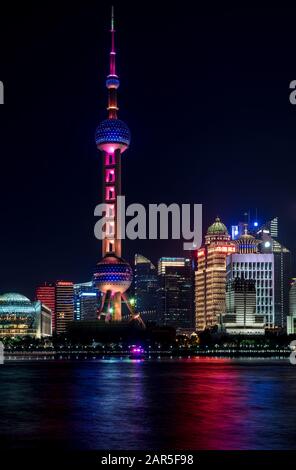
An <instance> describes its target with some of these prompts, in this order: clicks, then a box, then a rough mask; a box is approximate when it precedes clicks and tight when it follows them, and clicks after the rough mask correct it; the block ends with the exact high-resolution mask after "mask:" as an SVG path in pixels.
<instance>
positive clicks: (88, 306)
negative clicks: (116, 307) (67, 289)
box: [74, 282, 101, 321]
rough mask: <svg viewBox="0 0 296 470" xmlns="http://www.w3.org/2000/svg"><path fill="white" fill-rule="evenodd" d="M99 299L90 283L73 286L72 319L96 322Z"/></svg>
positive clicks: (96, 290)
mask: <svg viewBox="0 0 296 470" xmlns="http://www.w3.org/2000/svg"><path fill="white" fill-rule="evenodd" d="M100 298H101V295H100V293H99V291H98V289H97V288H96V287H94V285H93V283H92V282H84V283H81V284H74V319H75V320H78V321H79V320H96V319H97V312H98V308H99V303H100Z"/></svg>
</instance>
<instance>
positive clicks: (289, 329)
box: [287, 279, 296, 335]
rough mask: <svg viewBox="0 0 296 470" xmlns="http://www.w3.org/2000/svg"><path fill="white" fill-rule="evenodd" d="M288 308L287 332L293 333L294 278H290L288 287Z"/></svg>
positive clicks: (295, 316)
mask: <svg viewBox="0 0 296 470" xmlns="http://www.w3.org/2000/svg"><path fill="white" fill-rule="evenodd" d="M289 298H290V308H289V315H288V316H287V333H288V335H295V333H296V279H293V280H292V283H291V287H290V295H289Z"/></svg>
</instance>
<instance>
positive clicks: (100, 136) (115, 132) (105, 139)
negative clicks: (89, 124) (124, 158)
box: [96, 119, 131, 150]
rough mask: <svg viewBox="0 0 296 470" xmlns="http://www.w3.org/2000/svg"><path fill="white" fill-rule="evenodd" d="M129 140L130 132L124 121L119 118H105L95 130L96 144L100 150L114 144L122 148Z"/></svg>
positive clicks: (124, 147)
mask: <svg viewBox="0 0 296 470" xmlns="http://www.w3.org/2000/svg"><path fill="white" fill-rule="evenodd" d="M130 141H131V133H130V130H129V128H128V127H127V125H126V124H125V122H123V121H121V120H120V119H105V120H104V121H102V122H100V124H99V125H98V127H97V130H96V145H97V147H99V148H100V149H102V150H105V148H106V147H108V146H111V145H112V144H114V146H115V147H116V148H118V146H119V147H120V148H121V149H122V150H124V149H126V148H127V147H128V146H129V144H130Z"/></svg>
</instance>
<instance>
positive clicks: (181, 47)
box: [0, 2, 296, 297]
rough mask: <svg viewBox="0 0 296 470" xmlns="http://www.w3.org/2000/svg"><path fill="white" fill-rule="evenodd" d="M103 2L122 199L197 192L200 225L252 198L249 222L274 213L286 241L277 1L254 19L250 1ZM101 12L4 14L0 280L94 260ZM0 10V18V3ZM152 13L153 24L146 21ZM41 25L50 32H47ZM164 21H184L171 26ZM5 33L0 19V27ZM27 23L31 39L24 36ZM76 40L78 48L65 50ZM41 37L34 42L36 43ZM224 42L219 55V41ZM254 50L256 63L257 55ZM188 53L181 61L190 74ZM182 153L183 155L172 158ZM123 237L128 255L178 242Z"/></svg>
mask: <svg viewBox="0 0 296 470" xmlns="http://www.w3.org/2000/svg"><path fill="white" fill-rule="evenodd" d="M110 5H111V4H110ZM115 8H116V12H117V15H118V18H119V21H118V27H117V34H118V35H119V38H120V41H119V42H120V48H119V51H118V64H119V70H120V71H121V70H123V69H124V70H125V74H124V76H123V86H124V94H123V95H122V96H120V107H121V109H122V111H123V117H124V119H126V120H127V121H128V122H129V124H130V127H131V128H132V129H133V135H134V136H135V138H134V139H133V143H132V146H131V148H130V150H129V155H128V159H129V161H128V170H127V169H124V170H123V171H124V175H123V176H124V181H125V183H124V187H123V193H126V194H127V195H128V200H129V201H130V202H136V201H139V202H142V203H144V204H145V203H149V202H167V203H171V202H191V203H202V204H203V205H204V221H203V222H204V231H205V228H206V227H207V226H208V225H209V224H210V222H211V220H212V219H213V218H214V217H215V216H216V215H219V216H220V217H221V219H222V220H224V222H226V223H227V226H230V225H231V224H232V223H235V222H236V220H233V217H235V219H237V220H238V219H241V218H242V215H243V212H245V211H246V210H248V209H249V208H251V209H252V208H253V211H255V209H256V208H257V209H258V218H259V220H260V221H265V220H266V219H271V218H272V217H274V216H276V215H278V216H279V219H280V226H281V232H282V233H281V234H280V240H281V241H282V242H283V243H284V245H287V246H288V247H289V248H290V249H291V251H292V252H295V248H296V247H295V241H294V240H295V239H296V236H295V235H296V233H295V228H294V223H293V222H294V221H295V219H294V217H295V216H294V207H295V203H296V202H295V198H294V195H293V184H294V183H293V178H292V176H293V175H292V172H288V171H287V168H288V165H289V162H290V158H291V157H292V155H293V153H294V149H295V148H296V142H295V137H294V127H293V126H294V121H295V117H294V113H295V108H293V106H292V105H291V104H290V103H289V99H288V97H289V87H288V85H289V82H290V81H291V80H292V79H293V78H294V76H293V73H294V70H293V69H292V66H291V65H290V57H291V54H290V52H289V51H291V49H289V48H290V47H292V46H291V45H290V42H289V41H287V40H285V39H287V38H288V37H289V34H290V33H289V28H285V31H284V25H285V27H286V21H289V18H288V17H287V15H286V14H285V12H283V11H282V10H280V12H279V14H277V15H276V14H275V12H274V11H273V10H269V11H268V12H267V13H266V14H267V17H265V20H266V18H267V20H266V21H265V22H264V23H263V25H262V23H261V21H260V19H261V18H262V16H263V14H264V13H265V11H263V10H258V11H257V13H258V15H257V16H256V17H252V15H251V12H250V11H248V10H247V11H244V12H243V13H244V14H242V13H241V12H240V10H239V9H237V10H226V11H225V12H224V11H223V10H222V9H218V10H217V11H216V14H215V15H213V14H211V13H210V12H209V11H206V10H201V11H200V15H199V16H198V17H195V18H194V19H193V18H190V15H188V14H187V13H185V12H183V11H179V9H178V8H177V7H176V6H174V5H172V7H171V10H170V21H169V22H167V21H165V17H166V10H165V8H164V7H161V6H159V7H158V9H157V13H158V14H157V15H155V14H154V10H153V8H152V9H151V11H150V10H149V11H148V12H147V16H146V18H141V22H139V21H137V12H136V11H134V10H132V9H131V10H130V11H129V15H128V14H127V13H126V11H125V10H124V8H122V7H121V6H120V5H116V3H115ZM109 12H110V8H109V3H108V5H107V2H106V8H103V7H102V6H96V7H93V8H90V7H89V9H86V10H84V16H83V18H82V19H81V17H80V15H79V13H80V10H79V8H78V9H76V8H74V9H73V11H72V12H71V15H70V17H69V12H68V11H66V10H62V11H61V16H60V17H59V20H58V21H59V22H58V23H56V21H57V20H56V19H55V18H54V17H53V16H50V15H49V16H48V18H47V19H46V20H45V21H44V23H43V31H40V28H38V25H35V17H36V15H37V16H38V14H41V13H40V11H39V10H38V9H37V10H29V11H28V12H27V13H26V15H27V16H26V18H27V24H26V30H23V29H22V28H24V27H23V26H22V25H21V24H20V23H19V22H18V20H17V21H16V24H15V26H14V27H19V28H20V31H22V32H23V38H24V42H23V45H22V48H23V52H24V55H23V57H21V56H20V55H16V54H14V53H13V52H14V50H15V49H14V48H15V44H14V43H12V44H11V46H10V47H11V49H9V50H10V52H11V54H9V53H8V51H6V52H5V56H4V62H3V63H4V65H5V66H6V70H5V74H4V75H1V79H3V81H4V83H5V84H6V85H7V86H6V88H5V90H6V95H5V96H6V103H5V105H4V107H2V109H1V117H0V119H1V125H3V126H2V127H3V129H4V133H3V135H2V138H1V142H0V150H1V154H2V155H6V156H7V158H6V160H5V163H4V170H5V173H6V175H7V178H5V179H4V181H3V182H2V185H1V189H0V190H1V213H2V217H3V218H4V220H5V225H6V230H5V232H2V236H1V238H2V243H1V247H2V248H1V259H2V266H3V268H2V270H1V276H0V285H1V290H2V291H3V292H5V291H11V290H12V288H13V290H15V291H20V292H23V293H24V294H27V295H29V296H30V297H32V294H33V290H34V287H35V286H36V285H38V284H40V283H41V282H43V281H46V280H56V279H71V280H72V279H73V280H74V281H75V282H83V281H86V280H88V279H89V277H88V276H89V274H88V273H90V272H91V271H92V269H93V260H94V259H98V258H99V249H98V245H97V240H96V239H95V238H94V236H93V226H94V223H95V218H94V217H93V210H94V207H95V205H96V204H97V203H98V202H100V201H101V195H100V189H99V188H98V183H99V182H100V176H99V171H100V163H99V161H98V158H97V154H96V150H95V149H94V148H93V133H94V130H95V129H94V128H95V123H96V122H98V120H99V119H100V118H103V116H104V111H103V109H102V104H103V103H104V98H105V97H104V85H103V80H104V71H105V70H106V66H107V63H108V57H107V53H106V51H107V47H108V39H109V37H108V28H107V27H106V24H108V14H109ZM6 14H7V24H8V25H10V21H11V18H12V12H9V11H8V12H7V13H6ZM221 19H223V21H219V20H221ZM234 19H237V23H235V22H233V21H232V20H234ZM250 20H251V21H252V26H254V28H253V33H252V37H250V36H249V22H250ZM78 22H79V25H80V28H78V29H77V28H76V26H77V24H78ZM238 24H239V26H240V31H238V29H239V28H238ZM259 24H260V28H259ZM275 24H276V25H278V28H279V29H280V31H281V32H282V35H281V37H280V41H283V43H285V48H284V52H285V53H284V54H283V51H282V50H281V54H282V55H281V59H279V57H278V54H277V61H279V60H280V63H281V65H282V68H281V75H279V73H278V72H277V71H276V70H275V69H274V66H273V60H274V58H273V57H272V56H271V51H272V53H273V54H274V48H271V45H270V44H267V42H266V41H265V40H263V33H264V34H265V35H267V37H268V38H271V39H272V40H273V41H274V40H275V38H274V37H273V38H272V37H271V31H272V27H273V26H274V25H275ZM29 25H30V26H32V28H31V29H30V28H29V27H28V26H29ZM151 25H153V35H151V34H149V31H150V29H151ZM52 27H53V28H54V31H55V32H56V34H57V37H56V39H55V40H54V41H53V38H52V36H51V33H50V28H52ZM262 28H263V29H262ZM29 30H30V31H31V32H30V33H29ZM176 30H180V31H181V32H182V34H181V35H175V34H174V33H175V32H176ZM65 31H67V34H64V32H65ZM4 32H5V28H4V31H2V32H1V34H3V33H4ZM74 32H75V34H74ZM37 33H38V34H39V36H38V37H39V39H40V41H39V46H38V47H39V48H38V47H36V45H35V46H33V40H35V38H36V35H37ZM213 33H214V34H213ZM231 33H235V34H236V35H237V36H236V37H237V44H230V38H231ZM65 37H68V38H69V39H65ZM135 39H137V41H136V40H135ZM218 39H219V41H218ZM276 39H277V40H278V39H279V38H278V37H277V38H276ZM72 41H73V44H72V43H71V42H72ZM76 41H77V42H76ZM78 43H79V44H80V48H81V49H80V50H81V53H77V47H76V46H77V44H78ZM58 44H59V48H58V47H57V46H58ZM255 44H256V47H255ZM258 44H259V50H257V49H258ZM271 44H272V43H271ZM159 45H161V46H162V47H161V48H159V47H158V46H159ZM40 48H42V50H43V51H45V52H44V54H42V55H41V54H40ZM226 48H227V50H228V56H227V60H225V63H224V62H222V61H221V59H220V58H219V52H220V53H221V52H223V50H226ZM162 51H163V52H162ZM259 52H260V53H261V54H259ZM262 52H264V53H263V57H264V60H263V62H264V66H265V69H264V67H263V64H261V63H260V60H261V59H262ZM238 53H240V54H239V55H238ZM151 54H152V59H153V60H152V59H151ZM259 56H260V57H259ZM176 57H177V59H178V60H177V61H176ZM24 58H26V60H27V61H28V63H29V65H30V67H27V68H26V74H24V72H21V80H20V78H19V77H18V78H17V74H16V70H18V71H19V70H21V71H23V70H24V67H23V65H22V64H23V61H24ZM37 58H38V60H37ZM148 59H149V62H147V60H148ZM259 59H260V60H259ZM187 63H190V64H191V69H192V71H193V72H192V73H188V71H187V68H186V64H187ZM277 63H279V62H277ZM71 64H72V65H71ZM218 66H219V68H217V67H218ZM217 71H218V72H219V73H218V74H217ZM255 71H256V74H257V75H258V74H259V80H258V85H257V89H254V86H253V80H254V78H255V75H254V74H255ZM3 73H4V72H3ZM23 74H24V75H23ZM163 75H165V77H166V78H163ZM98 78H99V79H98ZM266 78H267V79H268V80H266ZM163 80H165V83H166V86H165V87H163V86H162V81H163ZM20 82H22V83H20ZM267 82H268V85H267ZM187 88H188V89H189V88H190V96H191V100H192V101H190V103H189V101H188V99H187V98H186V96H187V95H186V89H187ZM201 88H202V89H203V90H204V91H203V95H204V96H201V93H200V91H199V90H200V89H201ZM33 90H35V91H34V93H35V92H36V93H35V95H34V93H33ZM270 90H272V93H271V92H270ZM78 91H79V92H78ZM226 103H227V106H223V105H225V104H226ZM57 109H59V112H58V113H57V111H56V110H57ZM16 116H18V120H19V122H21V123H22V125H21V126H20V127H19V128H18V129H17V135H18V138H19V139H20V140H21V141H22V142H26V145H24V146H22V148H21V150H19V149H18V148H17V146H16V145H15V144H14V140H13V137H14V136H15V134H16V128H15V125H14V124H13V125H12V122H14V121H13V119H12V117H16ZM185 116H186V118H185ZM237 116H238V118H239V119H237ZM176 135H178V138H177V139H175V136H176ZM271 136H273V137H271ZM49 137H50V138H49ZM164 137H165V138H164ZM187 137H188V138H187ZM144 139H145V146H143V140H144ZM209 139H211V141H209ZM12 142H13V144H12ZM288 144H289V145H288ZM183 154H184V155H185V154H186V158H187V159H188V161H187V162H186V164H181V161H182V162H183V161H184V160H182V158H180V156H182V155H183ZM249 156H251V161H252V165H251V164H250V160H249ZM277 156H278V160H277V163H278V165H279V162H280V163H281V165H282V168H283V172H284V174H283V176H281V172H278V165H274V164H272V158H274V159H275V158H276V157H277ZM172 159H173V161H174V164H173V165H172V164H171V161H172ZM16 168H17V171H16V170H15V169H16ZM131 168H133V170H132V171H131ZM153 168H154V169H153ZM155 168H156V169H157V172H156V171H155ZM233 168H236V169H237V180H236V179H233V178H235V173H234V172H233ZM189 170H190V171H189ZM278 173H279V175H278ZM142 174H145V178H142V177H141V175H142ZM201 175H202V177H201ZM270 181H274V185H275V187H276V191H272V189H273V187H270V184H269V183H270ZM172 183H173V184H172ZM217 184H218V185H219V192H220V194H219V198H218V199H217V193H216V187H217ZM151 188H153V192H151ZM278 194H281V198H279V197H278ZM37 196H38V197H37ZM218 201H219V204H218ZM20 202H21V203H22V205H21V207H20V206H19V205H20ZM218 206H219V207H218ZM124 250H125V253H126V256H125V257H126V259H127V260H129V261H131V260H132V259H133V255H134V253H136V252H139V253H143V254H144V255H145V256H147V257H148V258H149V259H151V260H152V261H153V262H156V261H157V259H159V258H160V257H161V256H181V255H182V254H183V252H182V246H181V243H180V242H176V241H169V242H163V241H145V242H143V241H134V242H132V241H126V242H125V248H124ZM40 259H42V260H43V262H42V263H40V262H39V260H40Z"/></svg>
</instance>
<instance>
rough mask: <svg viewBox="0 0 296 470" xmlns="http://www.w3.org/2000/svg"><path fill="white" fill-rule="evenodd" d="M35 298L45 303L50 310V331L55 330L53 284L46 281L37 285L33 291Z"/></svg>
mask: <svg viewBox="0 0 296 470" xmlns="http://www.w3.org/2000/svg"><path fill="white" fill-rule="evenodd" d="M35 298H36V300H40V302H41V303H42V304H44V305H46V306H47V307H48V308H49V309H50V310H51V318H52V332H53V333H54V332H55V328H56V316H55V284H52V283H47V282H45V283H44V284H42V285H40V286H38V287H37V288H36V292H35Z"/></svg>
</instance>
